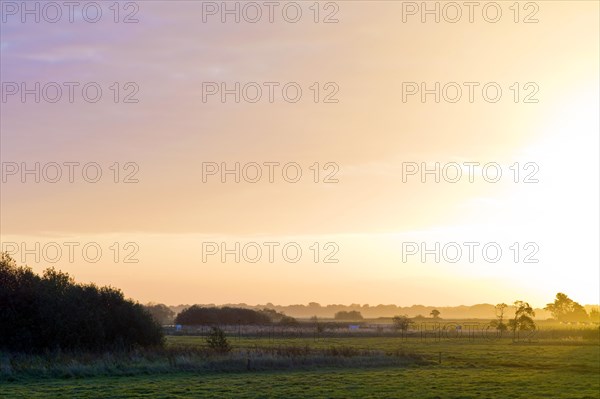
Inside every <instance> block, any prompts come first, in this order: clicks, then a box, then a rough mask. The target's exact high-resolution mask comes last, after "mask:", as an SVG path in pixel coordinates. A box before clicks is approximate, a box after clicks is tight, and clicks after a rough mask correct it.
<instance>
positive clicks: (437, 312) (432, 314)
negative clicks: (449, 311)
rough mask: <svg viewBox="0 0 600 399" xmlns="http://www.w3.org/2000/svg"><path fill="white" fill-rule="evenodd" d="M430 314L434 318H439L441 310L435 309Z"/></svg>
mask: <svg viewBox="0 0 600 399" xmlns="http://www.w3.org/2000/svg"><path fill="white" fill-rule="evenodd" d="M429 315H430V316H432V317H433V318H434V319H437V318H439V317H440V311H439V310H437V309H433V310H432V311H431V313H429Z"/></svg>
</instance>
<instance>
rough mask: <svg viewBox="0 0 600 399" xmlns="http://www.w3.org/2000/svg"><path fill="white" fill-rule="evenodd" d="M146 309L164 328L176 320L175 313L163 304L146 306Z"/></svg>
mask: <svg viewBox="0 0 600 399" xmlns="http://www.w3.org/2000/svg"><path fill="white" fill-rule="evenodd" d="M144 308H145V309H146V311H147V312H148V313H150V314H151V315H152V317H154V320H156V321H157V323H159V324H161V325H163V326H164V325H167V324H172V323H173V319H174V318H175V312H173V311H172V310H171V308H169V307H168V306H167V305H163V304H162V303H159V304H152V303H149V304H147V305H144Z"/></svg>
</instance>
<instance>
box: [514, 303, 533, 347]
mask: <svg viewBox="0 0 600 399" xmlns="http://www.w3.org/2000/svg"><path fill="white" fill-rule="evenodd" d="M534 317H535V312H534V311H533V308H532V307H531V306H530V305H529V303H527V302H523V301H515V317H514V318H513V319H512V320H510V321H509V322H508V326H509V328H510V329H511V330H512V332H513V339H516V337H517V331H533V330H535V321H533V318H534Z"/></svg>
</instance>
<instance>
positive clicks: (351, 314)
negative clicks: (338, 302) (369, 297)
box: [334, 310, 363, 320]
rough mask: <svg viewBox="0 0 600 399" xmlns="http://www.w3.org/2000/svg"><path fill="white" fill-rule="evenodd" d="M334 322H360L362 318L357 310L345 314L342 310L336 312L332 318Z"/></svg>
mask: <svg viewBox="0 0 600 399" xmlns="http://www.w3.org/2000/svg"><path fill="white" fill-rule="evenodd" d="M334 319H336V320H362V319H363V317H362V315H361V314H360V312H359V311H357V310H351V311H349V312H346V311H344V310H342V311H340V312H337V313H336V314H335V316H334Z"/></svg>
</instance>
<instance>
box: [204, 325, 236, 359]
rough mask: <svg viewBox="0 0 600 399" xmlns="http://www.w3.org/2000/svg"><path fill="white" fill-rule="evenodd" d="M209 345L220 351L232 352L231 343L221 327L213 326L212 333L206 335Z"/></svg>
mask: <svg viewBox="0 0 600 399" xmlns="http://www.w3.org/2000/svg"><path fill="white" fill-rule="evenodd" d="M206 343H207V344H208V347H209V348H211V349H212V350H214V351H215V352H218V353H228V352H231V345H230V344H229V341H228V340H227V337H226V336H225V332H224V331H223V330H221V329H220V328H219V327H212V329H211V332H210V334H208V337H206Z"/></svg>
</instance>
